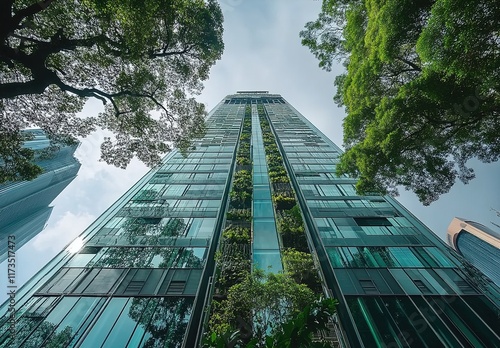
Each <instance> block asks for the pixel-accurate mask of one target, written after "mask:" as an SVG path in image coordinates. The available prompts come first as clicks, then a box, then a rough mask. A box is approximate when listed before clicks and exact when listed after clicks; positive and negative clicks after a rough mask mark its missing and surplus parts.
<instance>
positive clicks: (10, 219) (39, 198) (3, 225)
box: [0, 129, 80, 262]
mask: <svg viewBox="0 0 500 348" xmlns="http://www.w3.org/2000/svg"><path fill="white" fill-rule="evenodd" d="M25 132H28V133H31V135H32V136H33V138H32V139H31V140H29V141H27V142H26V143H25V145H24V146H25V147H27V148H30V149H32V150H34V151H35V158H36V159H35V161H34V162H35V163H36V164H37V165H39V166H40V167H41V168H42V169H43V173H42V174H41V175H39V176H38V177H37V178H35V179H33V180H31V181H19V182H11V183H6V184H2V185H0V236H1V247H0V262H2V261H4V260H5V259H6V258H7V246H8V243H7V236H14V237H15V245H16V249H17V248H20V247H21V246H23V245H24V244H25V243H26V242H28V241H29V240H30V239H31V238H33V237H34V236H36V235H37V234H38V233H39V232H41V231H42V230H43V228H44V227H45V224H46V222H47V220H48V218H49V217H50V213H51V212H52V207H49V205H50V203H51V202H52V201H53V200H54V199H55V198H56V197H57V196H58V195H59V194H60V193H61V192H62V191H63V190H64V189H65V188H66V186H68V185H69V183H70V182H71V181H72V180H73V179H74V178H75V177H76V175H77V173H78V170H79V169H80V163H79V162H78V160H77V159H76V158H75V157H74V152H75V150H76V148H77V145H73V146H59V147H58V148H57V149H54V150H50V147H51V144H50V140H49V139H48V138H47V136H46V135H45V133H44V132H43V131H42V130H39V129H31V130H26V131H25ZM42 152H43V153H42Z"/></svg>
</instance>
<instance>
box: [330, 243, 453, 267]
mask: <svg viewBox="0 0 500 348" xmlns="http://www.w3.org/2000/svg"><path fill="white" fill-rule="evenodd" d="M326 250H327V253H328V256H329V257H330V262H331V264H332V266H333V267H334V268H336V267H338V268H353V267H360V268H367V267H368V268H371V267H388V268H406V267H410V268H411V267H416V268H423V267H455V266H456V265H455V264H454V263H453V262H452V261H451V260H450V259H449V258H448V257H447V256H445V255H444V254H443V253H442V252H441V251H440V250H439V249H438V248H436V247H343V248H331V247H328V248H326Z"/></svg>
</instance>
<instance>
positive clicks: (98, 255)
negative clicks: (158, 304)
mask: <svg viewBox="0 0 500 348" xmlns="http://www.w3.org/2000/svg"><path fill="white" fill-rule="evenodd" d="M206 254H207V249H206V248H189V247H174V246H168V247H165V246H163V247H149V246H148V247H142V248H139V247H112V246H111V247H90V246H89V247H85V248H83V249H82V250H81V251H80V252H79V253H78V254H75V255H74V256H73V257H72V258H71V259H70V260H69V261H68V262H67V263H66V266H67V267H103V268H109V267H127V268H128V267H143V268H201V267H203V266H204V264H205V261H206Z"/></svg>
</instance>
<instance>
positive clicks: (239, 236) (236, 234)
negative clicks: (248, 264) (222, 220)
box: [222, 225, 250, 244]
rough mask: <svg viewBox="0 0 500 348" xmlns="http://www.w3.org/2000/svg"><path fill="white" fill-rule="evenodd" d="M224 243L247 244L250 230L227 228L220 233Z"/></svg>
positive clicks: (237, 227)
mask: <svg viewBox="0 0 500 348" xmlns="http://www.w3.org/2000/svg"><path fill="white" fill-rule="evenodd" d="M222 236H223V237H224V241H225V242H226V243H230V244H249V243H250V229H249V228H246V227H241V226H232V225H231V226H229V227H226V228H225V229H224V231H223V232H222Z"/></svg>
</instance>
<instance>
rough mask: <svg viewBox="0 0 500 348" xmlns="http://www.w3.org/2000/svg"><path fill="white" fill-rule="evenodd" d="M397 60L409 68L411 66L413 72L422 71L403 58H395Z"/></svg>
mask: <svg viewBox="0 0 500 348" xmlns="http://www.w3.org/2000/svg"><path fill="white" fill-rule="evenodd" d="M396 59H397V60H399V61H401V62H403V63H405V64H408V65H409V66H411V67H412V68H413V69H414V70H416V71H422V68H420V67H419V66H418V65H416V64H415V63H413V62H410V61H409V60H407V59H405V58H401V57H396Z"/></svg>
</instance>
